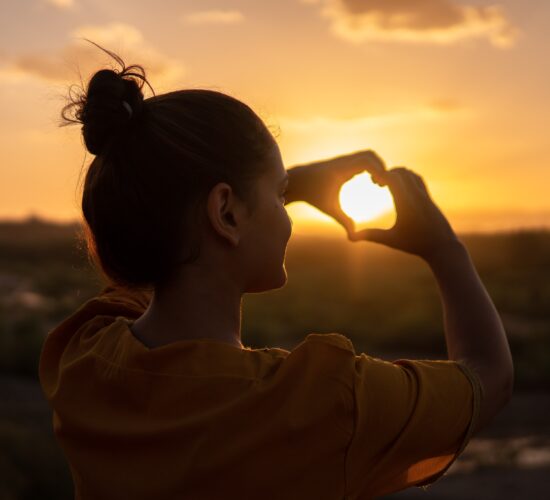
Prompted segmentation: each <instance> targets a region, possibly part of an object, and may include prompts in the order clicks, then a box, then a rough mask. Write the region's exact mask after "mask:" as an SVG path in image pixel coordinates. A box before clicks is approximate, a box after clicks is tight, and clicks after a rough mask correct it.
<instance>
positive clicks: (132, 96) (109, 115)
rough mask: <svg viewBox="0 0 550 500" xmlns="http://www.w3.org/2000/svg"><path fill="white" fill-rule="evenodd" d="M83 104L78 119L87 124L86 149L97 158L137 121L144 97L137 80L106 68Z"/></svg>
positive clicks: (93, 81)
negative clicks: (129, 125)
mask: <svg viewBox="0 0 550 500" xmlns="http://www.w3.org/2000/svg"><path fill="white" fill-rule="evenodd" d="M82 101H83V102H82V103H81V108H80V110H79V111H78V112H77V117H78V119H79V121H80V122H81V123H82V125H83V126H82V134H83V136H84V142H85V143H86V148H87V149H88V151H89V152H90V153H92V154H94V155H97V154H100V153H101V152H102V151H104V150H105V148H106V147H107V146H108V144H109V143H110V142H111V141H112V140H114V139H115V137H117V136H119V135H120V133H121V132H122V131H124V130H125V129H127V127H128V123H129V121H130V120H135V119H136V117H137V116H138V115H139V113H140V111H141V108H142V106H143V94H142V92H141V89H140V87H139V85H138V84H137V83H136V81H135V80H134V79H132V78H124V75H123V74H122V73H116V72H115V71H113V70H110V69H102V70H100V71H98V72H96V73H95V74H94V75H93V76H92V78H91V79H90V82H89V83H88V88H87V91H86V95H85V96H84V99H83V100H82ZM124 102H125V103H127V104H126V105H124ZM128 107H129V108H130V109H131V113H130V112H129V110H128Z"/></svg>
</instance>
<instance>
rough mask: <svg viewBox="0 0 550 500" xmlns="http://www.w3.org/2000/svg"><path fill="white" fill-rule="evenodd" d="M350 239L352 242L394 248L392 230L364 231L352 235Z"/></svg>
mask: <svg viewBox="0 0 550 500" xmlns="http://www.w3.org/2000/svg"><path fill="white" fill-rule="evenodd" d="M348 238H349V239H350V240H351V241H372V242H374V243H381V244H383V245H387V246H392V241H393V233H392V230H391V229H372V228H370V229H362V230H361V231H355V232H353V233H351V234H350V235H349V236H348Z"/></svg>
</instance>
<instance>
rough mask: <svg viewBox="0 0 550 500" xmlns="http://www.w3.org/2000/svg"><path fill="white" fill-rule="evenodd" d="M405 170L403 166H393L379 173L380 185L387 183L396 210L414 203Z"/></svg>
mask: <svg viewBox="0 0 550 500" xmlns="http://www.w3.org/2000/svg"><path fill="white" fill-rule="evenodd" d="M406 171H407V169H406V168H405V167H394V168H392V169H390V170H388V171H386V172H384V174H380V175H379V180H380V183H381V185H387V186H388V188H389V189H390V192H391V195H392V198H393V202H394V205H395V208H396V210H397V211H400V210H403V209H407V208H408V207H410V206H411V205H412V204H413V203H414V202H413V199H412V196H411V193H410V186H409V184H408V182H407V181H406V176H407V173H406Z"/></svg>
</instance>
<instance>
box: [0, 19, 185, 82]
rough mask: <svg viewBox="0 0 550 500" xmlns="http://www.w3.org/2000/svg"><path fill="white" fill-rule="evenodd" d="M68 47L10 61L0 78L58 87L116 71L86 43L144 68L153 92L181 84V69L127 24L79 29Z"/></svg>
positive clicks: (31, 54)
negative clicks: (31, 79) (107, 69)
mask: <svg viewBox="0 0 550 500" xmlns="http://www.w3.org/2000/svg"><path fill="white" fill-rule="evenodd" d="M71 35H72V36H71V38H70V40H69V41H68V42H67V44H66V45H65V46H64V47H62V48H61V49H59V50H58V51H55V52H44V53H30V54H23V55H20V56H17V57H15V58H12V59H11V60H10V61H9V63H8V64H4V65H3V66H4V67H3V68H0V77H1V78H2V79H4V80H6V79H10V80H14V79H17V78H23V77H24V76H27V77H28V76H32V77H34V78H38V79H43V80H47V81H52V82H58V83H68V82H74V81H75V78H77V77H78V75H79V74H80V75H82V78H83V80H84V81H85V80H86V79H87V78H89V77H90V76H91V75H92V74H93V73H94V72H95V71H97V70H98V69H99V68H101V67H106V66H108V67H116V63H115V61H114V60H113V59H111V58H110V57H109V56H107V54H105V53H104V52H103V51H101V50H100V49H98V48H97V47H95V46H94V45H92V44H90V43H88V42H86V41H85V40H82V39H83V38H88V39H89V40H91V41H93V42H95V43H98V44H99V45H101V46H103V47H105V48H106V49H108V50H111V51H113V52H115V53H117V54H118V55H120V56H121V57H122V58H123V59H124V61H125V63H126V64H127V65H130V64H140V65H142V66H144V68H145V70H146V73H147V78H148V79H150V81H151V84H152V85H153V88H156V86H157V85H156V84H158V83H161V84H162V85H164V86H166V85H168V86H170V85H177V84H181V80H182V78H183V75H184V73H185V70H184V67H183V65H182V64H181V63H180V62H179V61H177V60H175V59H171V58H170V57H168V56H166V55H165V54H163V53H162V52H160V51H158V50H156V49H154V48H153V47H151V46H150V44H149V43H147V42H146V40H145V39H144V37H143V35H142V33H141V32H140V31H139V30H138V29H137V28H135V27H133V26H130V25H128V24H122V23H112V24H107V25H101V26H82V27H80V28H77V29H76V30H74V31H73V32H72V34H71Z"/></svg>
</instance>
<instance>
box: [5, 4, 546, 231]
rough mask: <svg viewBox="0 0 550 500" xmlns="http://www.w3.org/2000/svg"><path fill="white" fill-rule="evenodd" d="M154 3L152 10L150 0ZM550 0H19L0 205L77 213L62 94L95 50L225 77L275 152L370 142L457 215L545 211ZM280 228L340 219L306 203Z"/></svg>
mask: <svg viewBox="0 0 550 500" xmlns="http://www.w3.org/2000/svg"><path fill="white" fill-rule="evenodd" d="M159 5H162V9H161V10H158V6H159ZM549 21H550V3H549V2H545V1H544V0H526V1H525V2H512V1H505V2H498V3H496V4H495V3H494V2H490V1H485V0H466V1H460V2H458V1H451V0H432V1H430V2H426V1H424V0H409V1H408V2H389V1H382V0H279V1H278V2H258V1H253V0H236V1H225V0H224V1H223V2H222V1H217V2H215V1H211V0H205V1H201V2H189V1H181V0H178V1H175V0H169V1H163V2H151V1H140V0H135V1H132V2H130V1H128V0H122V1H118V2H111V1H107V0H96V1H92V0H88V1H85V0H29V1H27V2H10V3H9V5H5V6H3V7H2V20H1V21H0V27H1V29H0V105H1V109H2V112H1V113H0V218H20V217H24V216H27V215H29V214H35V215H39V216H43V217H46V218H50V219H55V220H68V219H74V218H76V217H78V216H79V192H78V190H77V181H78V176H79V172H80V168H81V167H82V166H83V165H84V166H85V165H86V164H87V163H88V162H89V161H90V159H91V157H90V156H89V155H88V156H87V157H86V156H85V155H84V148H83V145H82V142H81V139H80V135H79V130H78V127H74V128H72V129H69V128H64V129H60V128H59V127H57V123H58V113H59V110H60V108H61V106H62V104H63V97H62V96H63V94H64V92H65V89H66V87H67V85H68V84H69V83H77V82H78V78H79V77H78V70H77V68H80V71H81V73H82V75H83V77H84V79H86V78H87V77H88V76H89V75H90V73H91V72H92V71H93V70H97V69H98V68H99V67H101V66H103V65H104V64H105V63H106V62H107V61H108V60H107V59H106V58H105V57H103V55H102V54H101V53H100V52H99V51H98V50H97V49H95V48H93V47H91V46H89V44H86V43H85V42H83V41H81V40H79V37H88V38H91V39H92V40H94V41H96V42H98V43H100V44H102V45H104V46H106V47H107V48H109V49H112V50H114V51H115V52H117V53H119V54H120V55H121V56H122V57H123V58H124V59H125V61H126V62H127V63H128V64H131V63H138V64H143V65H144V66H145V67H146V69H147V70H148V76H149V78H150V81H151V83H152V84H153V86H154V88H155V90H156V92H157V93H160V92H164V91H168V90H173V89H176V88H186V87H187V88H188V87H195V88H197V87H202V88H210V89H215V90H219V91H222V92H226V93H229V94H231V95H233V96H235V97H237V98H239V99H241V100H242V101H244V102H246V103H247V104H249V105H250V106H251V107H252V108H253V109H254V110H255V111H256V112H257V113H258V114H259V115H260V116H261V117H262V118H263V119H264V121H265V122H266V124H268V125H270V126H271V127H275V128H278V130H279V134H278V137H277V140H278V142H279V145H280V148H281V152H282V156H283V160H284V161H285V164H286V166H287V168H288V167H291V166H292V165H294V164H297V163H300V162H309V161H313V160H315V159H322V158H326V157H332V156H336V155H338V154H345V153H349V152H352V151H356V150H361V149H369V148H370V149H374V150H376V151H377V152H378V153H379V154H380V156H382V157H383V158H384V159H385V161H386V163H387V164H388V166H389V167H391V166H396V165H406V166H408V167H410V168H412V169H413V170H416V171H417V172H418V173H420V174H421V175H422V176H423V177H424V178H425V180H426V182H427V184H428V187H429V189H430V192H431V193H432V196H433V198H434V199H435V200H436V202H437V203H438V205H439V206H440V207H441V208H442V210H443V211H444V213H446V214H447V216H448V217H449V219H450V221H451V223H452V224H453V226H454V227H455V229H457V230H459V231H466V230H468V231H469V230H497V229H505V228H516V227H535V226H536V227H540V226H550V197H549V196H548V194H547V191H548V187H549V185H550V183H549V180H550V174H549V168H548V158H549V157H550V140H549V139H548V130H549V129H550V127H549V125H550V119H549V118H550V106H549V105H550V66H549V65H548V64H547V62H546V60H547V57H548V56H547V52H548V51H547V47H548V45H549V42H550V31H548V29H547V27H548V25H549ZM288 210H289V213H290V215H291V217H292V218H293V220H294V227H293V229H294V231H295V232H300V231H307V230H311V229H312V228H313V227H316V228H317V227H319V224H320V225H321V226H322V227H323V228H324V229H323V230H330V229H332V230H335V231H341V232H342V234H343V229H341V228H340V227H339V226H338V225H337V224H336V223H335V222H333V221H332V220H329V219H328V218H326V217H324V216H322V215H321V214H320V213H319V212H317V211H316V210H315V209H313V208H311V207H309V206H307V205H306V204H304V203H297V204H293V205H290V206H289V209H288Z"/></svg>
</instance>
